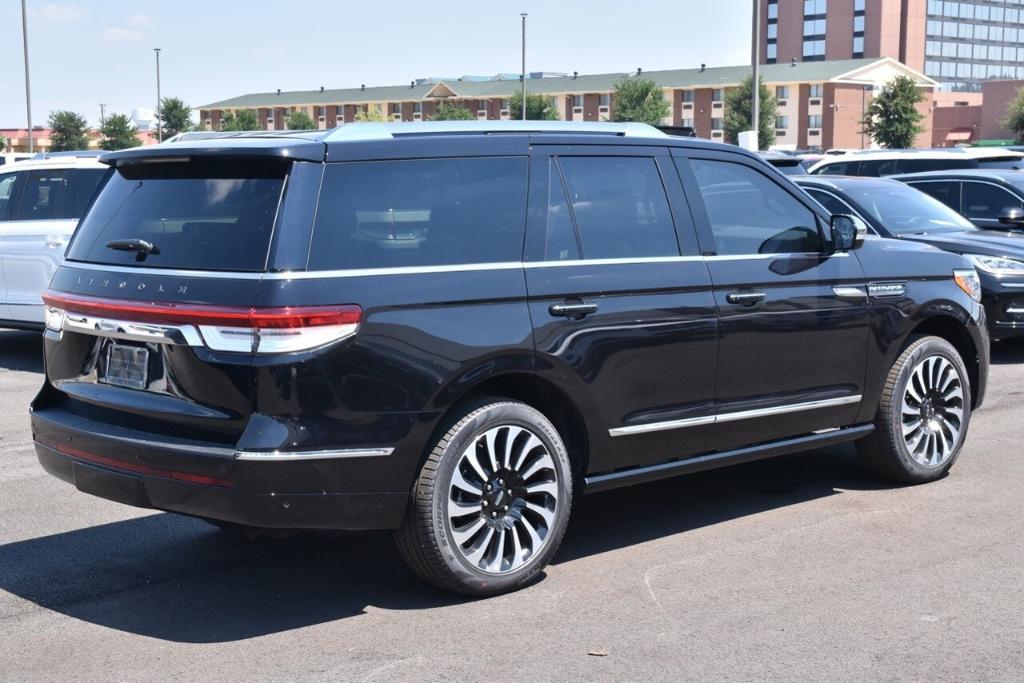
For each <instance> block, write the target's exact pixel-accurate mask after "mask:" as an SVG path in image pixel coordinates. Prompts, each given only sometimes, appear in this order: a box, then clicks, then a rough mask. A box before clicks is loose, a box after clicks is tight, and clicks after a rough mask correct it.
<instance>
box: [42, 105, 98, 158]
mask: <svg viewBox="0 0 1024 683" xmlns="http://www.w3.org/2000/svg"><path fill="white" fill-rule="evenodd" d="M49 124H50V129H51V130H52V131H53V132H52V133H50V141H51V145H50V149H51V150H52V151H54V152H68V151H73V150H81V149H88V148H89V122H88V121H86V120H85V117H84V116H82V115H81V114H76V113H75V112H73V111H55V112H50V121H49Z"/></svg>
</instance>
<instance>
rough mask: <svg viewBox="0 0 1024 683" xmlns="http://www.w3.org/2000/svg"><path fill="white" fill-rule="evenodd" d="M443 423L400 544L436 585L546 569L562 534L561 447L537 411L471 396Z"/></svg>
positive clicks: (479, 585)
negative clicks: (470, 401) (444, 428)
mask: <svg viewBox="0 0 1024 683" xmlns="http://www.w3.org/2000/svg"><path fill="white" fill-rule="evenodd" d="M448 424H449V426H448V428H447V429H446V431H445V433H444V434H443V435H442V436H441V438H440V439H439V440H438V442H437V444H436V445H435V447H434V449H433V450H432V451H431V453H430V455H429V457H428V458H427V461H426V462H425V463H424V465H423V467H422V469H421V470H420V475H419V478H418V479H417V481H416V483H415V485H414V487H413V490H412V494H411V496H410V503H409V510H408V512H407V514H406V517H405V521H404V523H403V526H402V528H401V529H399V531H398V532H397V533H396V536H395V538H396V541H397V545H398V549H399V551H400V552H401V554H402V556H403V558H404V559H405V561H406V563H407V564H408V565H409V566H410V568H412V569H413V571H415V572H416V573H417V574H419V575H420V576H421V577H422V578H423V579H425V580H427V581H429V582H430V583H432V584H434V585H436V586H439V587H441V588H444V589H447V590H451V591H455V592H459V593H465V594H468V595H496V594H498V593H505V592H508V591H512V590H516V589H517V588H520V587H522V586H523V585H525V584H527V583H528V582H529V581H531V580H532V579H533V578H535V577H536V576H537V575H538V574H539V573H540V572H541V571H542V570H543V569H544V567H545V566H546V565H547V563H548V562H549V561H550V560H551V557H552V556H553V555H554V554H555V551H556V550H558V546H559V544H560V543H561V541H562V537H563V535H564V534H565V527H566V525H567V523H568V521H569V508H570V506H571V503H572V469H571V467H570V464H569V456H568V453H567V452H566V449H565V445H564V444H563V442H562V439H561V437H560V436H559V434H558V431H557V430H556V429H555V427H554V426H553V425H552V424H551V422H550V421H549V420H548V419H547V418H546V417H544V415H543V414H541V413H540V412H539V411H537V410H535V409H533V408H531V407H530V406H528V405H526V404H525V403H520V402H518V401H508V400H502V399H493V398H492V399H482V400H479V401H475V402H473V403H472V404H469V405H467V406H465V407H464V408H463V409H462V410H460V411H458V412H457V413H456V415H454V416H453V418H452V419H451V420H449V422H448Z"/></svg>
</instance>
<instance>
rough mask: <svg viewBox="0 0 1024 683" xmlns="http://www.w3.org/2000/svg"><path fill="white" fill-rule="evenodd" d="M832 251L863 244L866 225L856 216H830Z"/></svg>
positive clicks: (866, 229) (845, 249)
mask: <svg viewBox="0 0 1024 683" xmlns="http://www.w3.org/2000/svg"><path fill="white" fill-rule="evenodd" d="M831 228H832V252H833V253H835V252H839V251H850V250H851V249H856V248H858V247H859V246H860V245H862V244H864V237H865V236H866V235H867V234H868V226H867V225H865V224H864V221H862V220H861V219H859V218H857V217H856V216H848V215H845V214H837V215H835V216H832V220H831Z"/></svg>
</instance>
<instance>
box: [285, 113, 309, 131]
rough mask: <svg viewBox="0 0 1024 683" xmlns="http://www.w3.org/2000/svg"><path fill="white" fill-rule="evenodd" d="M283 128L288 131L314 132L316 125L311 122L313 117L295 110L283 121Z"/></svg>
mask: <svg viewBox="0 0 1024 683" xmlns="http://www.w3.org/2000/svg"><path fill="white" fill-rule="evenodd" d="M284 125H285V127H287V128H288V130H314V129H315V128H316V123H314V122H313V117H312V116H310V115H309V114H307V113H306V112H304V111H302V110H301V109H296V110H295V111H293V112H292V113H291V114H288V117H287V118H286V119H285V120H284Z"/></svg>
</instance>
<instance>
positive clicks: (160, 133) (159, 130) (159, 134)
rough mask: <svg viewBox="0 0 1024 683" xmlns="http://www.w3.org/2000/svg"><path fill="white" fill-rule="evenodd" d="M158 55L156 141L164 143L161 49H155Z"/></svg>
mask: <svg viewBox="0 0 1024 683" xmlns="http://www.w3.org/2000/svg"><path fill="white" fill-rule="evenodd" d="M153 52H155V53H156V141H157V142H163V141H164V129H163V125H162V123H161V121H160V48H158V47H154V48H153Z"/></svg>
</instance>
